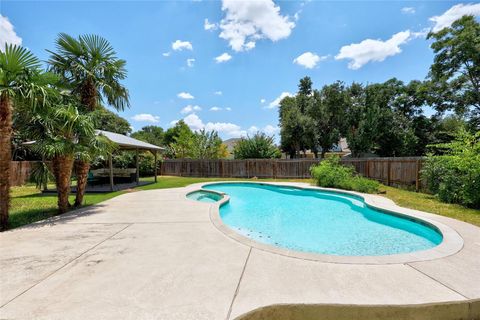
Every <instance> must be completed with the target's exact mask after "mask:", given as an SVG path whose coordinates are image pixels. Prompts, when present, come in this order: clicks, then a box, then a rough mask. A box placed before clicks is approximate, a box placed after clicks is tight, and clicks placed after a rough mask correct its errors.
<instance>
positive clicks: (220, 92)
mask: <svg viewBox="0 0 480 320" xmlns="http://www.w3.org/2000/svg"><path fill="white" fill-rule="evenodd" d="M213 94H214V95H216V96H221V95H222V94H223V92H222V91H215V92H214V93H213Z"/></svg>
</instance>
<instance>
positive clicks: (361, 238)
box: [203, 183, 442, 256]
mask: <svg viewBox="0 0 480 320" xmlns="http://www.w3.org/2000/svg"><path fill="white" fill-rule="evenodd" d="M203 189H206V190H213V191H217V192H224V193H226V194H227V195H228V196H229V197H230V201H229V202H226V203H224V204H223V205H222V206H221V207H220V218H221V220H222V222H223V223H224V224H225V225H227V226H228V227H229V228H230V229H232V230H234V231H235V232H237V233H239V234H241V235H243V236H245V237H247V238H250V239H251V240H254V241H257V242H260V243H264V244H268V245H273V246H276V247H280V248H285V249H289V250H295V251H301V252H308V253H319V254H327V255H339V256H382V255H393V254H401V253H411V252H415V251H420V250H427V249H431V248H433V247H435V246H437V245H438V244H440V243H441V242H442V234H441V233H440V232H439V231H438V230H437V229H436V228H435V227H433V226H431V225H429V224H428V223H425V222H423V221H420V220H418V219H414V218H407V217H403V216H401V215H396V214H391V213H386V212H382V211H380V210H376V209H373V208H371V207H369V206H367V205H366V204H365V202H364V201H363V199H362V198H360V197H357V196H353V195H348V194H343V193H336V192H327V191H322V190H309V189H301V188H295V187H285V186H275V185H264V184H259V183H219V184H209V185H204V186H203Z"/></svg>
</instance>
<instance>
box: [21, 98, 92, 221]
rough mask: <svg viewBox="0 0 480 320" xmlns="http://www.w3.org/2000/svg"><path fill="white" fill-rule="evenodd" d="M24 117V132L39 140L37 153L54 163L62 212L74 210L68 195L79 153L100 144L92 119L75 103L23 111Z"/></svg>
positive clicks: (33, 147) (35, 149)
mask: <svg viewBox="0 0 480 320" xmlns="http://www.w3.org/2000/svg"><path fill="white" fill-rule="evenodd" d="M22 117H24V119H27V120H28V124H27V125H24V126H23V130H24V131H26V132H27V134H28V136H29V137H30V138H31V139H32V140H35V143H33V144H32V149H33V151H34V152H36V153H38V154H40V155H42V157H44V158H45V159H50V160H51V161H52V171H53V176H54V177H55V184H56V188H57V195H58V209H59V212H60V213H64V212H66V211H67V210H68V209H69V207H70V203H69V201H68V196H69V194H70V191H71V186H70V184H71V175H72V169H73V163H74V158H75V156H76V155H77V154H78V153H83V152H85V151H84V150H86V149H87V148H91V146H94V145H96V142H95V140H96V136H95V129H94V127H93V124H92V123H93V122H92V119H91V117H90V116H88V115H82V114H80V113H79V112H78V108H77V107H76V106H75V105H74V104H71V103H66V104H63V103H54V104H52V105H50V106H48V107H47V108H44V109H43V110H42V112H35V113H31V114H28V112H23V114H22Z"/></svg>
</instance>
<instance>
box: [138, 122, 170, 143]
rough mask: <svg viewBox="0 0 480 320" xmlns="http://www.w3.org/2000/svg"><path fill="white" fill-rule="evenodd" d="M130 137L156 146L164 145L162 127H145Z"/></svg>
mask: <svg viewBox="0 0 480 320" xmlns="http://www.w3.org/2000/svg"><path fill="white" fill-rule="evenodd" d="M131 136H132V137H133V138H135V139H138V140H142V141H145V142H148V143H151V144H154V145H156V146H162V145H163V144H164V136H165V132H164V131H163V128H162V127H158V126H145V127H143V128H142V129H141V130H139V131H136V132H134V133H132V135H131Z"/></svg>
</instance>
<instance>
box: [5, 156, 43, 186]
mask: <svg viewBox="0 0 480 320" xmlns="http://www.w3.org/2000/svg"><path fill="white" fill-rule="evenodd" d="M39 162H40V161H12V163H11V166H10V185H11V186H21V185H22V184H25V183H27V182H28V181H30V174H31V173H32V170H33V168H35V166H36V164H37V163H39Z"/></svg>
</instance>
